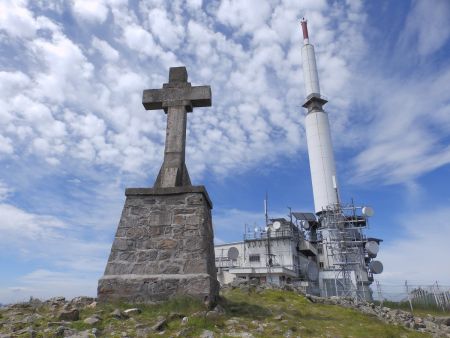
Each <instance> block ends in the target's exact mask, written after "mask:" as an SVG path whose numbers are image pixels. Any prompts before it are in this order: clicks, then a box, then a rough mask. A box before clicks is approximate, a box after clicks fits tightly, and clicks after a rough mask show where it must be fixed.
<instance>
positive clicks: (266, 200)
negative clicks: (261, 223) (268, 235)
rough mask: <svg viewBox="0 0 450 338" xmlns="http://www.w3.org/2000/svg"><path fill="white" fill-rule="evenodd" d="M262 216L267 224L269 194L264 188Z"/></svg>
mask: <svg viewBox="0 0 450 338" xmlns="http://www.w3.org/2000/svg"><path fill="white" fill-rule="evenodd" d="M264 216H265V218H266V226H268V225H269V194H268V192H267V190H266V199H265V200H264Z"/></svg>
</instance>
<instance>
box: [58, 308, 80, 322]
mask: <svg viewBox="0 0 450 338" xmlns="http://www.w3.org/2000/svg"><path fill="white" fill-rule="evenodd" d="M58 318H59V320H70V321H76V320H79V319H80V311H78V310H77V309H69V310H62V311H61V312H60V313H59V314H58Z"/></svg>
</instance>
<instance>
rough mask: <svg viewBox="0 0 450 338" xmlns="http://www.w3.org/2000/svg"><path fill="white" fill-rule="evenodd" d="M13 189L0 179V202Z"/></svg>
mask: <svg viewBox="0 0 450 338" xmlns="http://www.w3.org/2000/svg"><path fill="white" fill-rule="evenodd" d="M13 191H14V189H12V188H10V187H9V186H8V185H7V184H6V183H5V182H3V181H0V202H2V201H4V200H6V199H7V198H8V197H9V196H10V195H11V193H12V192H13Z"/></svg>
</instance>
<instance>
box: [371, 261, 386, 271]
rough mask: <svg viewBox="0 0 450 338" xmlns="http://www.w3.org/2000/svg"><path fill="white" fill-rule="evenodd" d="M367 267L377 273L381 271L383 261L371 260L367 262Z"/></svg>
mask: <svg viewBox="0 0 450 338" xmlns="http://www.w3.org/2000/svg"><path fill="white" fill-rule="evenodd" d="M369 269H370V271H371V272H372V273H375V274H379V273H382V272H383V263H381V262H380V261H372V262H370V263H369Z"/></svg>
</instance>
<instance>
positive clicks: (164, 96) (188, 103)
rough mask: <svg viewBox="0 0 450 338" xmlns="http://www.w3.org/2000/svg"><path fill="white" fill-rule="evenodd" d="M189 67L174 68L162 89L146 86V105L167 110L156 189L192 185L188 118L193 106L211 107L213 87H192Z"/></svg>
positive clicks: (149, 107) (146, 107)
mask: <svg viewBox="0 0 450 338" xmlns="http://www.w3.org/2000/svg"><path fill="white" fill-rule="evenodd" d="M187 80H188V75H187V71H186V67H171V68H170V70H169V82H168V83H164V84H163V88H162V89H146V90H144V93H143V95H142V104H143V105H144V107H145V109H146V110H157V109H163V110H164V112H165V113H166V114H167V128H166V144H165V149H164V162H163V164H162V166H161V169H160V171H159V174H158V177H157V178H156V181H155V185H154V187H155V188H168V187H179V186H190V185H191V180H190V178H189V173H188V170H187V168H186V163H185V151H186V122H187V121H186V120H187V113H188V112H192V108H194V107H195V108H196V107H209V106H211V87H210V86H194V87H193V86H191V83H190V82H188V81H187Z"/></svg>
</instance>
